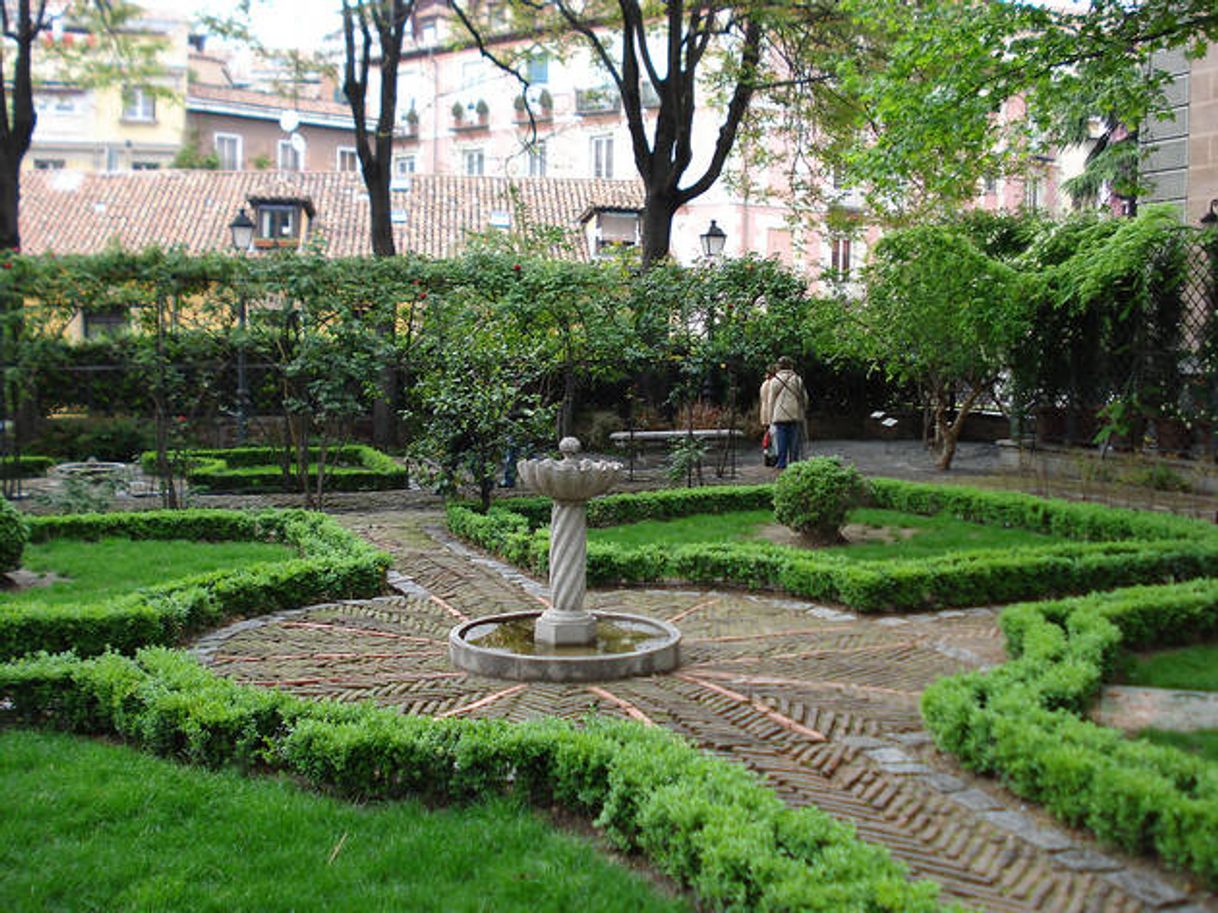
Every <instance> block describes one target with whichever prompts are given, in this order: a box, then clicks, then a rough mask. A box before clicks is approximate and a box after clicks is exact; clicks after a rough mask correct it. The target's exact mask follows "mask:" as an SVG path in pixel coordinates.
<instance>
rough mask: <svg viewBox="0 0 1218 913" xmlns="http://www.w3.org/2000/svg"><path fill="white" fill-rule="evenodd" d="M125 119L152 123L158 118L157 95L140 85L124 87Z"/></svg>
mask: <svg viewBox="0 0 1218 913" xmlns="http://www.w3.org/2000/svg"><path fill="white" fill-rule="evenodd" d="M123 120H134V121H141V122H144V123H152V122H154V121H155V120H156V97H155V96H153V95H151V94H149V93H148V92H147V91H146V90H144V89H141V88H140V87H139V86H128V87H127V88H125V89H123Z"/></svg>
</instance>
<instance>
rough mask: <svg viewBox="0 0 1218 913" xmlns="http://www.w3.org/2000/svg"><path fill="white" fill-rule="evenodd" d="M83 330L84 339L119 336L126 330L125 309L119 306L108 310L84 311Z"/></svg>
mask: <svg viewBox="0 0 1218 913" xmlns="http://www.w3.org/2000/svg"><path fill="white" fill-rule="evenodd" d="M83 330H84V334H85V339H104V338H107V337H111V336H119V335H121V334H123V333H125V332H126V331H127V309H126V308H124V307H120V308H114V309H112V310H108V311H96V312H94V313H88V312H86V313H85V315H84V325H83Z"/></svg>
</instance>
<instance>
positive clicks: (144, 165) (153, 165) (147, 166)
mask: <svg viewBox="0 0 1218 913" xmlns="http://www.w3.org/2000/svg"><path fill="white" fill-rule="evenodd" d="M131 170H132V171H160V170H161V163H160V162H132V163H131Z"/></svg>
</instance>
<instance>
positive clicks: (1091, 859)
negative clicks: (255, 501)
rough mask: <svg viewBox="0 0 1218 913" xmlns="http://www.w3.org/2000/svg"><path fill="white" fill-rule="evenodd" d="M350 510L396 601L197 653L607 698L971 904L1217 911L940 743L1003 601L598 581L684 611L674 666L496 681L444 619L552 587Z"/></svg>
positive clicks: (476, 710) (391, 685)
mask: <svg viewBox="0 0 1218 913" xmlns="http://www.w3.org/2000/svg"><path fill="white" fill-rule="evenodd" d="M342 520H343V522H344V523H346V524H347V525H348V526H349V527H350V528H352V529H354V530H356V531H357V532H359V533H361V534H362V535H364V536H366V537H367V538H369V539H370V540H372V541H373V542H375V543H377V544H378V545H380V546H381V547H383V548H384V549H386V550H387V551H388V552H390V553H391V554H392V555H393V556H394V564H395V571H394V574H393V575H392V579H393V581H394V583H395V585H396V588H397V589H398V591H399V593H400V595H396V596H390V597H385V598H381V599H372V600H365V601H354V602H347V603H342V604H337V605H330V606H321V607H313V608H310V609H303V610H299V611H296V612H291V613H285V614H282V615H277V616H271V617H267V618H259V619H252V620H249V621H246V622H241V623H239V624H237V625H234V626H232V627H230V628H227V629H224V630H222V631H219V632H215V633H213V634H212V635H209V636H208V637H206V638H205V639H204V640H202V641H200V642H199V644H198V645H197V650H198V652H199V653H200V655H201V656H202V657H203V658H204V659H205V660H207V661H208V662H210V663H211V664H212V665H213V667H214V668H215V669H216V670H217V671H218V672H221V673H223V674H225V675H229V676H232V677H233V678H236V679H239V680H241V681H246V682H254V683H258V684H261V685H266V686H272V687H281V688H286V689H290V690H292V691H294V692H296V693H298V694H301V695H304V696H310V697H319V698H321V697H327V698H333V699H337V700H360V699H372V700H375V701H377V702H378V703H380V704H384V705H387V706H393V707H399V708H401V710H402V712H409V713H422V714H431V715H437V716H464V717H500V718H507V719H512V720H523V719H527V718H530V717H536V716H541V715H561V716H568V717H572V718H578V717H582V716H583V715H585V714H586V713H587V712H588V711H589V710H590V709H595V710H596V711H598V712H600V713H604V714H609V715H614V716H627V717H631V718H634V719H637V720H640V721H642V722H644V723H650V724H655V725H662V726H666V727H668V728H671V729H673V730H675V731H677V732H679V733H681V734H682V735H684V736H686V737H688V738H690V739H692V740H693V741H695V742H696V743H698V744H699V745H701V746H703V747H704V748H706V749H707V750H710V751H713V752H715V753H717V754H720V755H722V756H724V757H727V758H731V759H733V760H736V761H739V762H742V763H745V764H747V765H749V766H750V767H751V768H753V769H754V770H756V771H758V772H759V773H761V774H762V775H763V776H764V777H765V778H766V780H767V781H768V783H769V784H770V785H771V786H772V787H773V788H774V789H775V790H776V791H777V792H778V793H779V794H780V795H781V796H782V797H783V798H784V799H786V800H787V801H788V802H790V803H792V804H794V805H803V804H815V805H817V806H819V807H821V808H823V809H825V810H826V811H827V812H829V813H831V814H833V815H835V816H838V817H840V818H842V819H844V820H848V821H851V822H853V823H854V824H855V826H856V827H857V829H858V832H859V834H860V835H861V836H862V837H864V838H865V839H867V840H872V841H875V842H877V843H881V844H883V845H885V846H887V847H888V848H889V849H890V850H891V851H892V853H893V854H894V855H895V856H897V857H898V858H900V859H902V860H904V861H905V862H906V863H908V865H909V866H910V868H911V869H912V870H913V871H914V873H915V874H917V875H920V876H924V877H928V878H931V879H934V880H936V881H938V882H939V883H940V884H941V885H942V886H943V889H944V893H945V895H946V896H947V897H949V898H953V899H959V900H962V901H964V902H965V903H967V904H968V905H969V906H972V907H974V908H978V909H983V910H993V911H1113V913H1124V911H1129V913H1135V911H1148V910H1161V909H1170V910H1173V911H1177V913H1185V911H1187V913H1197V911H1202V910H1209V911H1218V901H1216V900H1215V898H1214V897H1213V896H1212V895H1208V894H1201V893H1198V892H1193V891H1190V890H1189V887H1188V885H1187V883H1186V882H1185V881H1184V880H1183V879H1180V878H1178V877H1175V876H1171V875H1169V874H1166V873H1163V872H1160V871H1157V870H1156V869H1155V868H1154V867H1152V866H1150V865H1148V864H1147V863H1145V862H1143V861H1141V860H1131V859H1126V858H1123V857H1118V856H1115V855H1112V854H1108V853H1104V852H1101V851H1099V850H1098V849H1097V848H1096V846H1095V845H1094V844H1093V843H1092V842H1091V841H1090V840H1089V839H1088V838H1087V837H1085V836H1084V835H1081V834H1077V833H1070V832H1066V831H1064V830H1062V829H1061V828H1059V827H1058V826H1056V825H1054V824H1053V823H1052V822H1050V821H1049V819H1047V818H1045V817H1044V816H1042V815H1041V814H1040V813H1039V812H1038V811H1037V810H1036V809H1034V808H1027V807H1025V806H1023V805H1022V804H1020V802H1019V800H1018V799H1017V798H1015V797H1013V796H1011V795H1009V794H1007V793H1005V792H1004V791H1003V790H1001V789H1000V788H998V787H997V786H995V784H994V783H993V782H991V781H985V780H978V779H976V778H972V777H970V776H969V775H968V774H967V773H964V772H962V771H961V770H959V769H958V768H957V767H956V766H955V764H954V763H953V761H952V759H950V758H948V757H945V756H943V755H941V754H939V753H938V752H936V751H935V750H934V748H933V746H932V745H930V743H929V739H928V737H927V735H926V733H925V732H924V731H923V730H922V728H921V720H920V717H919V714H918V697H919V694H920V692H921V690H922V689H923V688H924V687H925V686H926V684H927V683H929V682H930V681H932V680H933V679H934V678H936V677H938V676H941V675H945V674H951V673H954V672H957V671H960V670H964V669H968V668H976V667H980V666H984V665H986V664H990V663H995V662H1000V661H1001V660H1002V658H1003V647H1002V640H1001V635H1000V633H999V631H998V629H997V626H996V625H995V622H994V619H995V613H994V612H993V611H992V610H989V609H974V610H969V611H947V612H938V613H933V614H925V615H915V616H903V617H880V618H874V617H871V618H865V617H858V616H856V615H853V614H850V613H846V612H841V611H836V610H833V609H830V608H826V607H821V606H816V605H814V604H812V603H808V602H803V601H798V600H791V599H783V598H778V597H774V596H763V595H758V594H752V593H747V592H740V591H718V590H716V591H711V590H702V589H697V590H692V589H691V590H609V591H595V592H593V593H590V594H589V602H590V605H591V607H592V608H603V609H607V608H614V609H622V610H627V611H633V612H640V613H643V614H649V615H652V616H653V617H659V618H666V619H668V620H669V621H672V622H675V623H676V624H678V625H679V626H680V628H681V630H682V631H683V633H684V642H683V653H682V660H683V662H682V665H681V667H680V668H679V669H678V670H677V671H676V672H674V673H672V674H669V675H662V676H654V677H650V678H641V679H631V680H627V681H621V682H611V683H605V684H603V685H595V686H589V685H555V684H547V683H530V684H520V683H510V682H502V681H495V680H491V679H485V678H480V677H477V676H474V675H470V674H467V673H464V672H460V671H456V670H454V669H453V668H452V667H451V666H450V665H449V663H448V659H447V634H448V630H449V629H450V628H451V627H452V626H453V625H454V624H456V623H457V622H458V621H461V620H464V619H467V618H472V617H477V616H481V615H487V614H492V613H496V612H502V611H511V610H520V609H527V608H532V607H535V606H536V604H537V600H538V598H539V597H541V596H543V595H544V589H543V587H542V586H541V584H539V583H537V582H536V581H532V580H530V579H529V578H527V577H524V576H523V575H521V574H519V573H518V572H516V571H515V570H514V569H511V568H508V567H505V566H504V565H501V564H499V563H498V562H495V561H493V560H491V559H488V558H486V557H484V556H481V555H479V554H476V553H474V552H472V551H471V550H469V549H468V548H466V547H465V546H463V545H461V544H460V543H457V542H455V541H453V540H452V539H450V538H449V537H448V536H447V535H446V534H445V533H444V532H443V531H442V529H441V526H442V517H441V515H440V514H439V512H438V511H435V510H434V509H433V510H428V509H411V510H390V511H384V512H352V513H348V514H345V515H342Z"/></svg>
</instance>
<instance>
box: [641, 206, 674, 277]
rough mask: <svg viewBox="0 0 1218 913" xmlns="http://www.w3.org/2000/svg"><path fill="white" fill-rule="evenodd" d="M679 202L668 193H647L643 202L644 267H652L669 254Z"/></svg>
mask: <svg viewBox="0 0 1218 913" xmlns="http://www.w3.org/2000/svg"><path fill="white" fill-rule="evenodd" d="M676 212H677V204H676V201H675V200H674V199H673V197H672V196H671V195H669V194H667V193H663V192H660V193H653V192H651V191H650V190H649V191H648V193H647V199H646V202H645V203H644V204H643V216H642V229H643V269H645V270H646V269H650V268H651V267H652V266H653V265H655V264H656V263H659V262H660V261H662V260H663V259H664V258H665V257H667V256H668V253H669V246H670V245H671V243H672V217H673V216H674V215H675V214H676Z"/></svg>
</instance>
